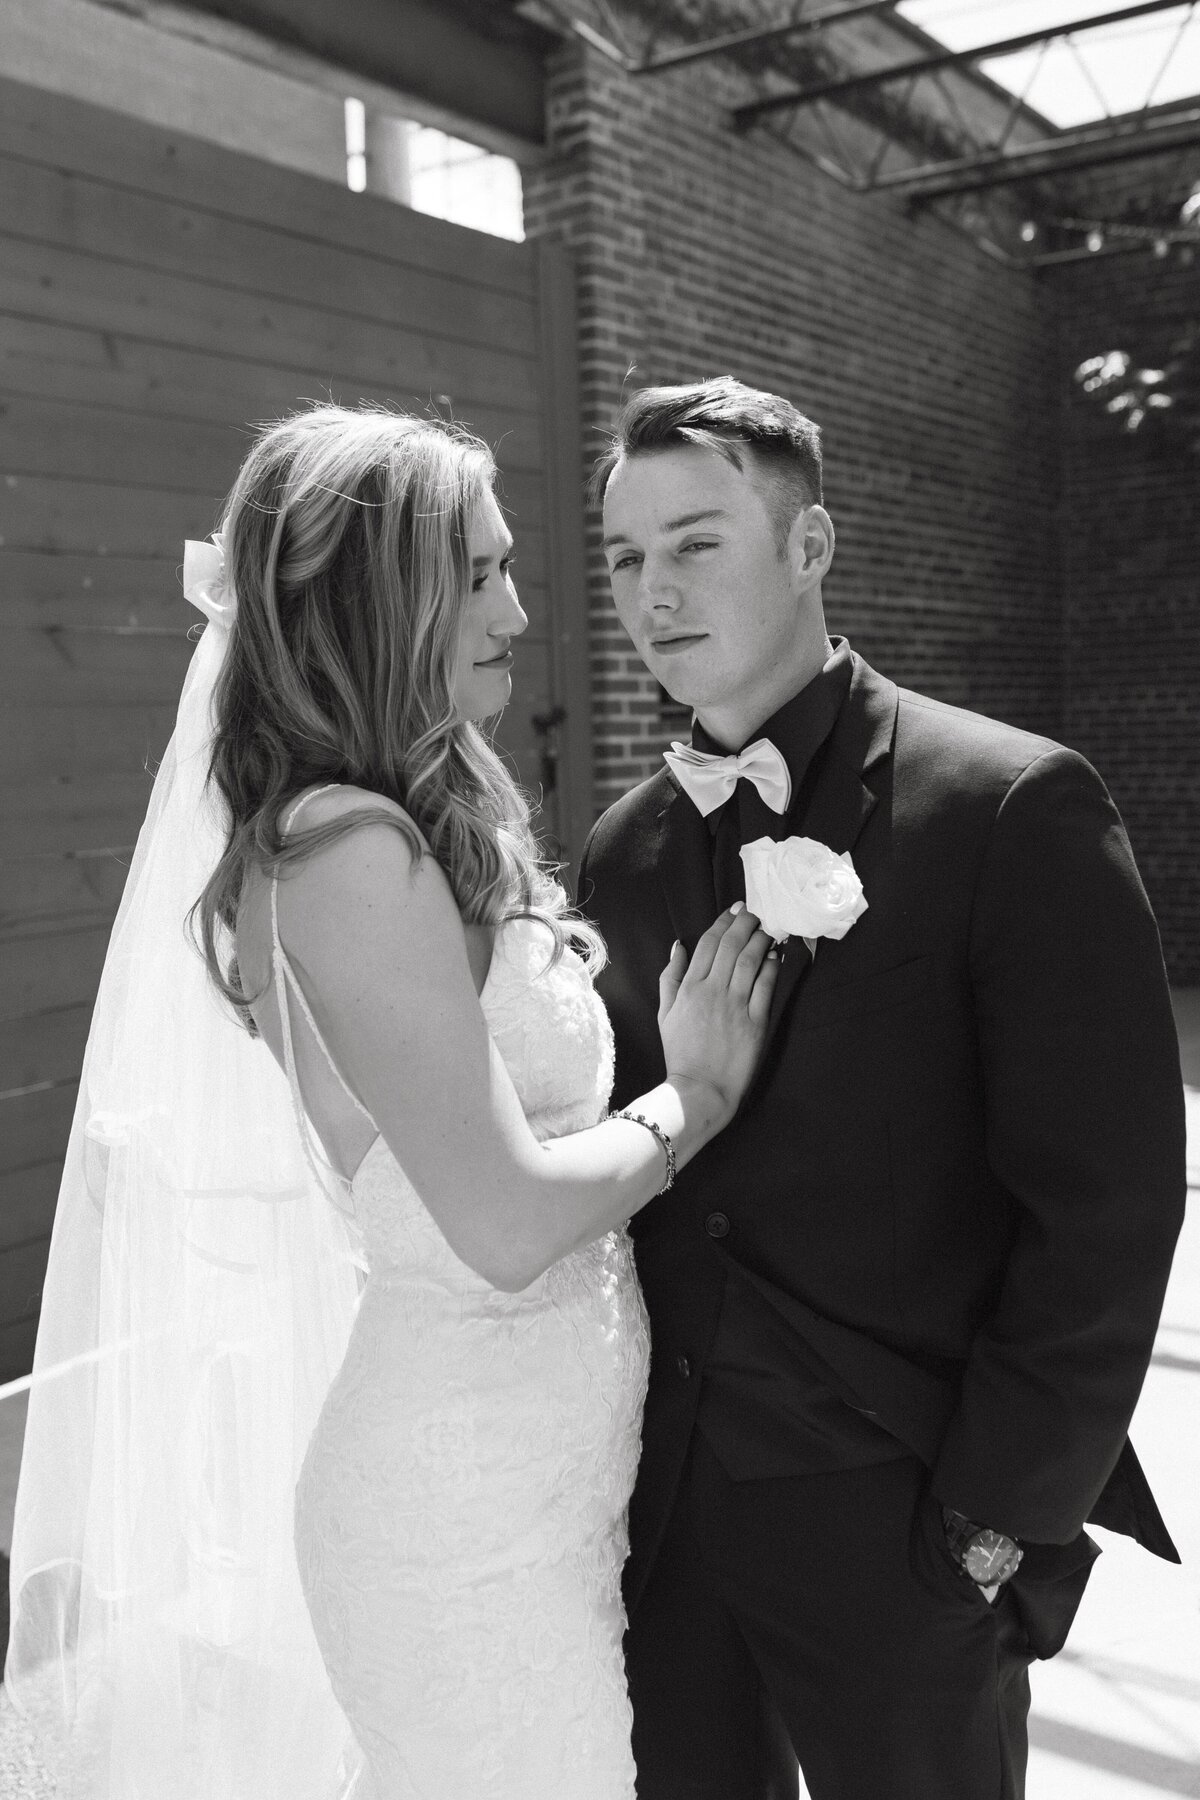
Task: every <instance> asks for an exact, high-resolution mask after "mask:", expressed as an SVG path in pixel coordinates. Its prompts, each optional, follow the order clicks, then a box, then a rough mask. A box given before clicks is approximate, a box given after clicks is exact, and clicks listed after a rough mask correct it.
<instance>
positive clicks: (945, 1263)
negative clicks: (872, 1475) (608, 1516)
mask: <svg viewBox="0 0 1200 1800" xmlns="http://www.w3.org/2000/svg"><path fill="white" fill-rule="evenodd" d="M802 830H803V834H804V835H806V836H808V837H812V838H816V839H818V840H820V841H822V842H824V843H826V844H829V845H830V846H831V847H832V848H833V849H834V850H837V851H846V850H849V851H851V852H852V853H853V858H854V864H855V867H856V869H857V871H858V873H859V875H860V877H861V879H862V881H863V885H864V889H865V895H866V899H867V902H868V910H867V912H866V913H865V914H864V915H863V916H862V917H861V918H860V919H859V920H858V922H857V923H856V924H855V925H854V926H853V927H852V928H851V930H850V932H849V933H848V935H847V936H846V937H845V938H844V939H842V940H841V941H840V942H838V941H834V940H831V939H826V940H823V941H821V942H820V943H819V945H818V949H817V954H816V957H815V960H814V959H813V958H811V957H810V956H809V954H808V952H807V950H806V948H805V946H804V945H803V943H802V942H800V941H799V940H796V941H793V942H791V943H789V945H788V946H787V949H786V952H785V954H784V957H783V962H782V967H781V972H780V976H779V980H778V984H777V988H776V993H775V998H774V1002H773V1006H772V1012H771V1024H770V1031H769V1036H768V1042H767V1047H766V1050H765V1053H764V1057H763V1061H762V1064H761V1067H760V1070H759V1073H758V1075H757V1077H756V1079H755V1082H754V1084H753V1086H752V1087H751V1090H750V1092H749V1094H748V1095H747V1096H746V1099H745V1100H744V1102H743V1104H742V1107H741V1109H740V1111H739V1113H738V1115H737V1117H736V1119H735V1120H734V1121H733V1123H732V1124H731V1125H730V1126H729V1128H728V1129H727V1130H726V1131H725V1132H724V1133H723V1134H722V1135H721V1136H720V1137H718V1138H716V1139H714V1140H713V1142H712V1143H710V1144H709V1145H708V1146H707V1147H706V1148H705V1149H704V1150H703V1151H702V1152H701V1154H700V1155H699V1156H697V1157H696V1158H695V1159H694V1161H693V1162H692V1163H691V1164H690V1165H689V1167H688V1168H687V1169H686V1170H684V1171H683V1173H682V1174H681V1175H680V1177H679V1179H678V1181H677V1183H676V1186H675V1188H674V1189H673V1191H672V1192H671V1193H670V1194H668V1195H665V1196H663V1197H661V1198H659V1199H657V1200H655V1201H653V1202H652V1203H651V1204H650V1205H649V1206H648V1207H647V1208H645V1209H644V1211H642V1212H641V1213H640V1214H639V1215H638V1216H637V1218H636V1219H635V1220H634V1224H633V1231H634V1237H635V1242H636V1252H637V1263H638V1270H639V1274H640V1276H641V1280H642V1285H643V1289H644V1292H645V1295H646V1301H647V1305H648V1308H649V1312H650V1320H651V1329H652V1341H653V1354H652V1365H651V1376H650V1392H649V1397H648V1400H647V1409H646V1420H645V1431H644V1441H643V1453H642V1465H641V1470H640V1473H639V1477H638V1484H637V1489H636V1492H635V1495H634V1501H633V1506H632V1512H631V1536H632V1542H633V1547H632V1552H631V1562H630V1566H629V1570H628V1582H627V1592H628V1594H629V1597H630V1602H631V1604H632V1603H635V1602H636V1598H637V1596H638V1594H639V1593H640V1591H641V1587H642V1585H643V1584H644V1581H645V1577H646V1574H647V1572H648V1570H649V1567H650V1564H651V1562H652V1559H653V1556H654V1552H655V1548H656V1546H657V1544H658V1542H659V1540H660V1538H661V1534H662V1531H663V1529H664V1527H665V1524H666V1520H667V1516H668V1513H669V1511H670V1507H671V1503H672V1499H673V1497H674V1493H675V1490H676V1487H677V1484H678V1480H679V1476H680V1472H681V1469H682V1465H683V1461H684V1458H685V1455H686V1451H687V1445H688V1440H689V1437H690V1434H691V1430H692V1426H693V1422H694V1416H695V1409H696V1399H697V1395H698V1391H699V1386H700V1381H701V1379H702V1375H703V1367H704V1358H705V1355H706V1353H707V1351H708V1348H709V1345H710V1343H711V1341H712V1336H713V1332H714V1329H715V1326H716V1321H717V1317H718V1314H719V1311H720V1306H721V1298H722V1294H723V1291H724V1284H725V1281H726V1280H727V1279H728V1278H734V1279H745V1280H750V1281H752V1282H753V1283H754V1284H755V1285H756V1287H757V1288H758V1290H759V1291H760V1293H762V1294H763V1295H764V1296H765V1297H766V1298H767V1299H768V1300H769V1301H770V1303H771V1304H772V1305H773V1306H774V1307H775V1308H776V1310H777V1311H778V1312H779V1314H780V1315H781V1316H782V1317H783V1318H785V1319H786V1320H787V1321H788V1322H789V1323H790V1325H791V1327H792V1328H793V1329H794V1330H795V1331H797V1332H799V1333H800V1334H801V1336H802V1337H803V1338H804V1340H805V1343H806V1345H807V1346H808V1352H809V1356H810V1359H811V1356H812V1355H813V1354H815V1355H816V1356H817V1357H818V1358H819V1359H820V1364H821V1366H823V1367H824V1368H825V1369H827V1370H828V1373H829V1380H830V1384H831V1385H832V1386H833V1387H834V1388H835V1390H836V1391H837V1392H839V1393H840V1394H841V1395H842V1396H843V1397H844V1398H846V1399H847V1400H849V1401H850V1402H851V1403H852V1404H855V1405H858V1406H860V1407H862V1408H863V1409H864V1410H867V1411H869V1412H871V1413H873V1414H875V1415H876V1416H877V1417H878V1418H879V1420H880V1422H881V1423H882V1424H884V1425H885V1426H886V1427H887V1428H888V1429H889V1430H890V1431H892V1432H894V1433H895V1435H897V1436H898V1437H899V1438H900V1439H901V1440H902V1441H903V1442H905V1443H906V1444H908V1445H910V1446H911V1447H912V1448H913V1449H914V1450H915V1451H916V1452H917V1453H918V1454H919V1455H921V1456H922V1457H923V1458H924V1459H925V1461H926V1462H927V1463H928V1464H929V1465H930V1467H931V1469H932V1471H933V1488H934V1491H935V1492H936V1493H937V1494H938V1496H939V1497H940V1498H941V1499H942V1500H943V1501H945V1502H946V1503H947V1504H949V1505H952V1506H955V1507H957V1508H958V1509H959V1510H960V1511H962V1512H964V1513H966V1514H967V1515H968V1516H969V1517H971V1518H974V1519H978V1520H982V1521H984V1522H986V1523H987V1524H989V1525H992V1526H995V1527H997V1528H999V1529H1003V1530H1007V1531H1008V1532H1010V1533H1012V1534H1013V1535H1015V1536H1018V1537H1022V1538H1025V1539H1029V1540H1033V1541H1035V1542H1041V1543H1054V1544H1063V1543H1067V1542H1069V1541H1070V1540H1072V1539H1074V1538H1075V1537H1076V1536H1077V1535H1078V1533H1079V1531H1080V1529H1081V1527H1082V1525H1083V1522H1084V1520H1085V1519H1088V1518H1091V1519H1094V1520H1096V1521H1097V1522H1099V1523H1101V1524H1104V1525H1108V1526H1111V1527H1112V1528H1114V1529H1117V1530H1123V1531H1126V1532H1128V1533H1130V1534H1131V1535H1134V1536H1136V1537H1137V1538H1139V1540H1140V1541H1142V1542H1143V1543H1145V1544H1146V1545H1147V1546H1148V1547H1149V1548H1151V1549H1153V1550H1155V1551H1156V1552H1157V1553H1158V1554H1160V1555H1163V1556H1167V1557H1169V1558H1173V1559H1175V1560H1177V1557H1176V1553H1175V1550H1174V1546H1173V1545H1172V1544H1171V1540H1170V1538H1169V1536H1168V1535H1167V1533H1166V1530H1165V1528H1164V1526H1163V1524H1162V1521H1161V1519H1160V1518H1159V1515H1158V1512H1157V1509H1156V1508H1155V1506H1154V1502H1153V1500H1152V1498H1151V1496H1150V1492H1149V1489H1148V1487H1147V1486H1146V1483H1145V1479H1144V1477H1143V1476H1142V1474H1141V1471H1140V1469H1139V1468H1138V1465H1137V1461H1136V1458H1134V1456H1133V1453H1132V1450H1131V1448H1130V1447H1129V1445H1128V1442H1127V1439H1126V1430H1127V1426H1128V1423H1129V1419H1130V1416H1131V1414H1132V1412H1133V1408H1134V1404H1135V1402H1136V1400H1137V1396H1138V1393H1139V1390H1140V1388H1141V1385H1142V1381H1143V1378H1144V1375H1145V1371H1146V1366H1147V1363H1148V1360H1149V1356H1150V1351H1151V1347H1152V1344H1153V1338H1154V1332H1155V1328H1156V1325H1157V1321H1158V1317H1159V1312H1160V1309H1161V1305H1162V1299H1163V1293H1164V1290H1165V1285H1166V1279H1167V1274H1168V1270H1169V1267H1170V1261H1171V1254H1172V1250H1173V1247H1174V1243H1175V1239H1176V1237H1177V1235H1178V1232H1179V1228H1180V1225H1181V1222H1182V1218H1183V1207H1184V1201H1185V1196H1186V1174H1185V1152H1184V1113H1183V1096H1182V1084H1181V1079H1180V1069H1179V1056H1178V1046H1177V1040H1176V1035H1175V1030H1174V1025H1173V1020H1172V1016H1171V1010H1170V1003H1169V996H1168V991H1167V986H1166V980H1165V975H1164V971H1163V965H1162V957H1161V952H1160V948H1159V941H1158V934H1157V930H1156V927H1155V923H1154V919H1153V916H1152V914H1151V911H1150V907H1149V904H1148V902H1147V899H1146V896H1145V892H1144V890H1143V888H1142V885H1141V882H1140V880H1139V878H1138V874H1137V870H1136V868H1135V866H1134V862H1133V857H1132V854H1131V852H1130V848H1129V843H1128V840H1127V838H1126V835H1125V832H1124V829H1123V827H1122V825H1121V821H1120V819H1119V817H1118V815H1117V812H1116V810H1115V808H1114V807H1113V804H1112V802H1111V800H1110V799H1109V797H1108V794H1107V792H1106V791H1105V789H1104V786H1103V784H1102V783H1101V781H1100V779H1099V777H1098V776H1097V775H1096V774H1095V772H1094V771H1093V770H1092V769H1091V767H1090V766H1089V765H1088V764H1087V763H1086V762H1085V761H1084V760H1083V759H1082V758H1081V757H1080V756H1078V755H1076V754H1075V753H1074V752H1072V751H1070V750H1066V749H1063V748H1061V747H1060V746H1059V745H1056V744H1054V743H1051V742H1049V741H1048V740H1046V739H1044V738H1038V737H1033V736H1030V735H1029V734H1027V733H1025V732H1021V731H1018V730H1015V729H1013V728H1011V727H1009V726H1006V725H1001V724H998V723H996V722H994V721H992V720H989V719H985V718H982V717H980V716H978V715H977V714H973V713H969V712H963V711H960V710H957V709H955V708H952V707H947V706H943V705H941V704H939V703H938V702H936V701H932V700H929V699H926V698H923V697H922V696H921V695H918V694H913V693H908V692H906V691H904V690H901V689H897V688H896V687H895V686H894V684H893V683H892V682H890V681H887V680H885V679H884V678H883V677H882V676H880V675H879V674H877V673H876V672H875V671H874V670H873V669H871V668H869V667H868V666H867V664H866V663H864V662H863V661H862V660H861V658H858V657H855V658H854V673H853V678H852V681H851V685H850V689H849V693H848V695H847V698H846V700H845V702H844V704H843V706H842V709H841V712H840V714H839V716H838V721H837V724H836V726H835V727H834V732H833V736H832V738H831V740H830V744H829V747H828V753H827V755H826V756H825V759H824V763H823V766H822V770H821V774H820V777H819V779H818V781H817V784H816V786H815V789H814V792H813V796H812V800H811V803H810V806H809V810H808V813H807V816H806V817H805V819H804V822H803V826H802ZM580 901H581V904H582V906H583V907H584V909H585V911H586V912H588V913H589V914H590V916H591V917H592V918H594V919H595V921H596V922H597V923H598V925H599V926H600V928H601V929H602V931H603V932H604V935H605V937H606V939H607V941H608V945H609V950H610V954H611V962H610V964H609V967H608V969H607V970H606V971H605V973H604V974H603V975H602V977H601V979H600V991H601V993H602V995H603V997H604V999H605V1001H606V1003H607V1005H608V1009H609V1012H610V1015H611V1017H612V1021H613V1026H614V1030H615V1034H616V1041H617V1090H616V1096H615V1099H614V1105H624V1104H626V1103H628V1101H629V1100H631V1099H632V1098H633V1097H634V1096H635V1095H637V1094H639V1093H642V1092H644V1091H645V1090H646V1089H648V1088H651V1087H653V1086H654V1085H656V1083H657V1082H659V1081H660V1080H661V1079H662V1078H663V1072H664V1071H663V1062H662V1053H661V1048H660V1042H659V1037H658V1031H657V1026H656V1007H657V996H658V975H659V971H660V970H661V968H662V966H663V964H664V963H665V961H666V960H667V956H668V953H669V951H670V946H671V943H672V940H673V939H674V938H676V937H679V938H681V939H682V940H683V942H684V944H685V945H686V946H687V948H688V949H689V951H690V949H691V948H692V946H693V945H694V943H695V941H696V939H697V937H698V936H699V935H700V933H701V932H702V931H704V930H705V929H706V928H707V926H708V925H709V924H711V922H712V920H713V918H714V916H715V912H716V903H715V897H714V893H713V881H712V866H711V846H710V839H709V834H708V830H707V827H706V825H705V823H704V821H703V820H702V819H701V817H700V815H699V814H698V812H697V811H696V809H695V808H694V807H693V806H692V804H691V803H690V801H689V800H688V799H687V798H686V796H684V795H683V794H682V793H680V791H679V790H678V788H677V787H676V785H675V783H674V781H673V780H672V778H671V776H670V775H669V774H668V772H667V771H666V770H665V769H664V770H663V771H662V772H661V773H660V774H658V775H656V776H654V777H653V778H652V779H651V780H649V781H647V782H646V783H644V784H643V785H642V786H641V787H639V788H636V789H635V790H634V791H633V792H632V793H630V794H628V795H626V796H625V797H624V798H623V799H622V800H620V801H618V802H617V804H616V805H615V806H613V807H612V808H611V809H610V810H609V811H608V812H607V813H606V814H605V815H604V817H603V818H602V819H601V820H600V821H599V823H598V824H597V825H596V827H595V828H594V830H593V832H592V834H591V836H590V838H589V840H588V844H587V846H586V849H585V852H584V859H583V864H582V866H581V881H580ZM714 1212H720V1213H723V1214H724V1215H725V1216H726V1218H727V1219H728V1221H729V1226H730V1228H729V1230H728V1233H727V1234H726V1235H724V1236H722V1237H719V1238H715V1237H713V1236H712V1235H710V1233H709V1231H708V1230H707V1229H706V1222H707V1221H708V1220H709V1219H710V1218H711V1215H712V1214H713V1213H714Z"/></svg>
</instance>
